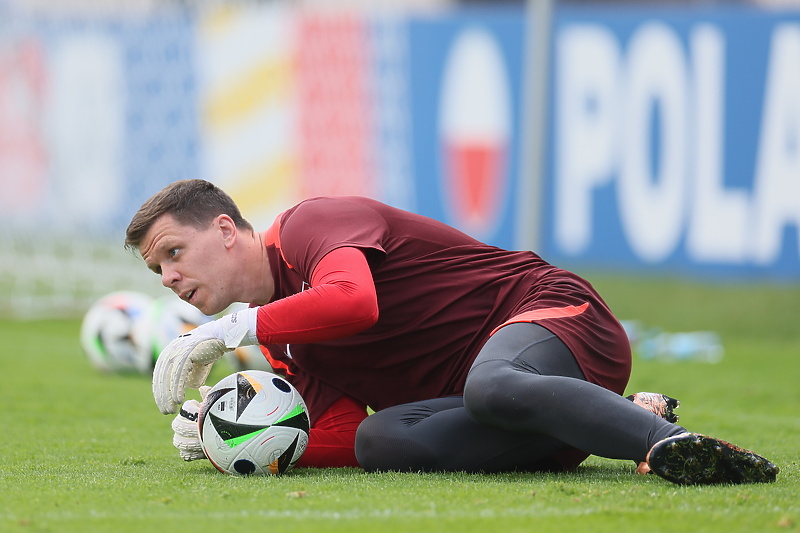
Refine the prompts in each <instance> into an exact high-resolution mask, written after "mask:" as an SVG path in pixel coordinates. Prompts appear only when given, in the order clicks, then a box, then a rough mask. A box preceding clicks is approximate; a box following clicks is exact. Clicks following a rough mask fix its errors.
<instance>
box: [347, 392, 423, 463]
mask: <svg viewBox="0 0 800 533" xmlns="http://www.w3.org/2000/svg"><path fill="white" fill-rule="evenodd" d="M391 409H392V408H390V410H391ZM390 410H385V411H378V412H377V413H375V414H373V415H370V416H368V417H367V418H366V419H364V421H363V422H361V425H359V426H358V431H357V432H356V444H355V452H356V459H357V460H358V464H359V465H361V467H362V468H363V469H364V470H366V471H367V472H385V471H405V472H416V471H426V470H430V469H431V465H433V464H434V463H435V458H434V457H433V455H432V452H431V450H430V449H428V448H427V447H426V446H425V445H424V444H423V443H422V442H420V441H419V440H418V439H414V438H413V436H412V435H411V434H410V432H409V428H408V426H407V425H406V424H404V423H403V422H402V421H401V420H400V419H399V418H397V417H395V416H393V414H392V413H391V412H386V411H390Z"/></svg>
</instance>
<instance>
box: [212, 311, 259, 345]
mask: <svg viewBox="0 0 800 533" xmlns="http://www.w3.org/2000/svg"><path fill="white" fill-rule="evenodd" d="M257 314H258V307H249V308H247V309H244V310H242V311H237V312H236V313H231V314H229V315H225V316H224V317H222V318H220V319H218V320H217V322H218V323H219V326H220V328H221V329H222V341H223V342H224V343H225V347H226V348H231V349H233V348H238V347H239V346H253V345H256V344H258V336H257V335H256V325H257V323H258V321H257V319H256V315H257Z"/></svg>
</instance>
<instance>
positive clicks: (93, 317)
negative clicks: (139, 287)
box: [81, 291, 153, 372]
mask: <svg viewBox="0 0 800 533" xmlns="http://www.w3.org/2000/svg"><path fill="white" fill-rule="evenodd" d="M152 302H153V299H152V298H151V297H150V296H148V295H146V294H143V293H139V292H135V291H117V292H112V293H110V294H107V295H105V296H103V297H102V298H100V299H99V300H97V301H96V302H95V303H93V304H92V305H91V306H90V307H89V309H88V310H87V311H86V314H85V315H84V317H83V322H82V323H81V346H82V347H83V351H84V352H85V354H86V356H87V357H88V358H89V361H90V362H91V363H92V365H94V366H95V367H96V368H97V369H99V370H102V371H104V372H142V371H143V368H144V365H145V362H144V361H142V360H141V355H140V350H139V347H138V345H137V343H136V338H135V336H134V334H133V330H134V328H135V325H136V323H137V321H138V320H139V319H141V317H142V316H144V314H145V313H146V312H147V310H148V308H149V307H150V305H151V303H152Z"/></svg>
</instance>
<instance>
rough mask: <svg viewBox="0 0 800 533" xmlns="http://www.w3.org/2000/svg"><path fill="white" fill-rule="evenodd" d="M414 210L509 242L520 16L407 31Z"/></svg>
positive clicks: (472, 17) (448, 20)
mask: <svg viewBox="0 0 800 533" xmlns="http://www.w3.org/2000/svg"><path fill="white" fill-rule="evenodd" d="M408 32H409V54H408V55H409V58H410V69H409V73H408V83H409V86H410V105H409V108H410V118H411V123H412V129H411V138H412V152H413V173H412V174H413V177H414V183H415V187H414V191H415V202H414V209H415V210H416V211H417V212H419V213H422V214H424V215H427V216H431V217H433V218H437V219H440V220H443V221H445V222H447V223H449V224H451V225H453V226H456V227H458V228H459V229H462V230H463V231H466V232H467V233H470V234H471V235H473V236H475V237H477V238H479V239H482V240H484V241H487V242H490V243H492V244H497V245H501V246H510V244H511V243H513V242H514V235H515V228H514V191H515V189H516V186H517V185H516V183H517V175H518V161H519V154H518V150H519V143H518V140H519V130H520V117H521V113H520V86H521V65H522V50H523V46H522V39H523V32H522V25H521V17H520V12H518V11H508V10H501V11H490V12H481V13H478V12H469V11H468V12H465V13H458V14H449V15H447V16H446V17H442V18H424V19H412V20H410V22H409V29H408Z"/></svg>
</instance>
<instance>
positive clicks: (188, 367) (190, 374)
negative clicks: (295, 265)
mask: <svg viewBox="0 0 800 533" xmlns="http://www.w3.org/2000/svg"><path fill="white" fill-rule="evenodd" d="M257 311H258V308H257V307H251V308H248V309H245V310H243V311H239V312H236V313H231V314H229V315H225V316H223V317H222V318H220V319H217V320H213V321H211V322H208V323H206V324H203V325H201V326H198V327H196V328H195V329H193V330H192V331H190V332H189V333H186V334H185V335H181V336H180V337H178V338H177V339H175V340H173V341H172V342H170V343H169V344H167V346H166V348H164V350H163V351H162V352H161V355H159V356H158V360H157V361H156V366H155V369H154V370H153V397H154V398H155V400H156V405H158V408H159V409H160V410H161V412H162V413H164V414H165V415H166V414H170V413H175V412H177V411H178V408H179V407H180V406H181V404H182V403H183V400H184V398H185V396H186V387H190V388H193V389H196V388H198V387H200V386H201V385H202V384H203V383H205V382H206V378H207V377H208V373H209V372H211V366H212V365H213V364H214V363H215V362H216V361H217V360H218V359H219V358H220V357H222V356H223V354H224V353H225V352H227V351H230V350H233V349H234V348H237V347H239V346H252V345H254V344H258V338H257V337H256V313H257Z"/></svg>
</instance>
